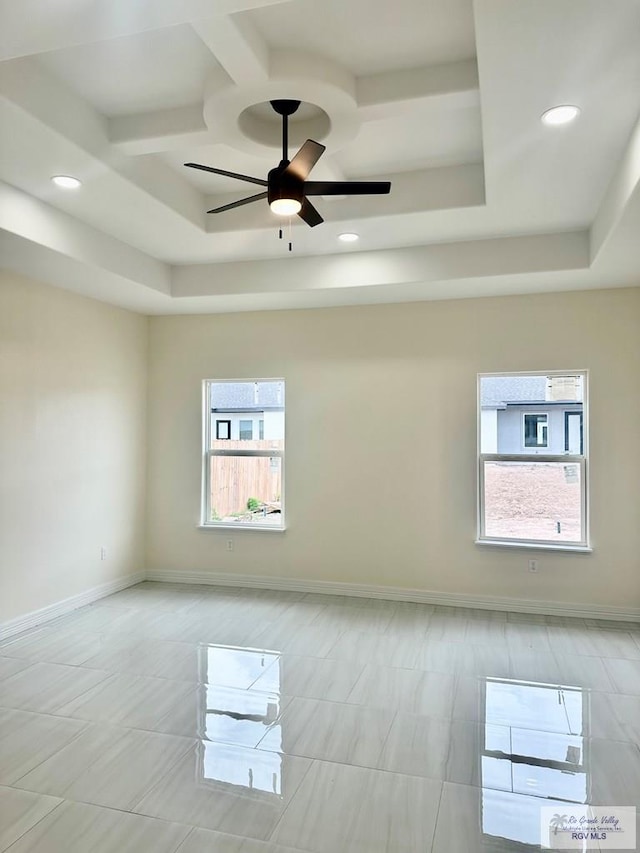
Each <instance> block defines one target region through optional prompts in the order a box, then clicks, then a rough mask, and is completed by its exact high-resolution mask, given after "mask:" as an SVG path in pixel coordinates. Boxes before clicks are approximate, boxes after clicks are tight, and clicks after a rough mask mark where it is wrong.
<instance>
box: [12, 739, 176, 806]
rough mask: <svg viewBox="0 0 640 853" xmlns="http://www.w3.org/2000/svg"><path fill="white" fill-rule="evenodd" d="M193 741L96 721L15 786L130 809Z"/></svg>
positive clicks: (15, 783)
mask: <svg viewBox="0 0 640 853" xmlns="http://www.w3.org/2000/svg"><path fill="white" fill-rule="evenodd" d="M192 748H193V741H191V740H189V739H187V738H181V737H172V736H171V735H165V734H158V733H157V732H143V731H137V730H135V729H120V728H116V727H115V726H107V725H102V724H100V725H91V726H89V727H88V728H87V729H85V731H84V732H83V733H82V734H81V735H80V736H79V737H77V738H76V739H75V740H73V741H72V742H71V743H70V744H68V745H67V746H65V747H63V748H62V749H61V750H59V751H58V752H56V753H55V754H54V755H52V756H51V758H48V759H47V760H46V761H43V762H42V763H41V764H39V765H38V766H37V767H36V768H35V769H33V770H31V771H30V772H29V773H27V774H25V775H24V776H22V777H21V778H20V779H18V780H17V781H16V782H14V783H13V784H14V786H15V787H17V788H22V789H24V790H27V791H36V792H38V793H41V794H51V795H53V796H60V797H65V798H67V799H70V800H75V801H79V802H84V803H94V804H96V805H99V806H110V807H111V808H115V809H130V808H131V807H132V806H133V805H134V804H135V803H136V802H137V801H138V800H140V798H141V797H142V796H143V795H144V794H145V793H146V792H147V791H148V790H149V789H150V788H151V787H152V786H153V785H154V784H155V782H156V781H157V779H158V778H159V777H161V776H162V775H164V774H166V773H168V772H169V771H170V770H171V768H172V767H173V765H174V764H175V763H176V762H177V761H178V760H179V759H180V758H181V757H182V756H184V755H185V754H186V753H187V752H188V751H189V750H190V749H192Z"/></svg>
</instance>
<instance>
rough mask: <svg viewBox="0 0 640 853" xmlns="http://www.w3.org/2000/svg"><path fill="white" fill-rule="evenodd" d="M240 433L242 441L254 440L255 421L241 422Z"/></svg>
mask: <svg viewBox="0 0 640 853" xmlns="http://www.w3.org/2000/svg"><path fill="white" fill-rule="evenodd" d="M238 433H239V434H238V438H239V439H240V441H251V439H252V438H253V421H240V427H239V430H238Z"/></svg>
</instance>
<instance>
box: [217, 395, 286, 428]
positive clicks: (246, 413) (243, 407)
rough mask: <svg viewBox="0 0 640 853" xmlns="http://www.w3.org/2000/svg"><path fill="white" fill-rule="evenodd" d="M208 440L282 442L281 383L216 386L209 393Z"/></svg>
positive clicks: (282, 408) (282, 404) (282, 406)
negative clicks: (209, 424)
mask: <svg viewBox="0 0 640 853" xmlns="http://www.w3.org/2000/svg"><path fill="white" fill-rule="evenodd" d="M211 404H212V405H211V437H212V438H213V439H216V440H218V441H220V440H229V439H231V440H236V441H237V440H242V441H252V440H261V439H265V440H269V439H282V438H284V399H283V387H282V383H281V382H219V383H215V384H214V385H213V386H212V389H211Z"/></svg>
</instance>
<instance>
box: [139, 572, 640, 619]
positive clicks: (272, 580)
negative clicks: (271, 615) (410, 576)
mask: <svg viewBox="0 0 640 853" xmlns="http://www.w3.org/2000/svg"><path fill="white" fill-rule="evenodd" d="M146 578H147V580H150V581H160V582H164V583H188V584H211V585H214V586H237V587H252V588H258V589H279V590H284V591H286V592H316V593H321V594H323V595H351V596H355V597H358V598H384V599H389V600H390V601H416V602H418V603H420V604H440V605H444V606H447V607H474V608H479V609H481V610H509V611H511V612H515V613H537V614H541V615H544V616H574V617H578V618H581V619H611V620H616V621H620V620H622V621H626V622H640V608H632V607H610V606H606V605H602V604H584V603H572V602H558V601H540V600H536V599H528V598H500V597H494V596H489V595H466V594H464V593H454V592H434V591H431V590H423V589H407V588H405V587H395V586H373V585H369V584H352V583H337V582H336V583H334V582H329V581H313V580H302V579H301V578H277V577H262V576H260V575H236V574H233V575H231V574H220V573H215V572H177V571H171V572H168V571H147V574H146Z"/></svg>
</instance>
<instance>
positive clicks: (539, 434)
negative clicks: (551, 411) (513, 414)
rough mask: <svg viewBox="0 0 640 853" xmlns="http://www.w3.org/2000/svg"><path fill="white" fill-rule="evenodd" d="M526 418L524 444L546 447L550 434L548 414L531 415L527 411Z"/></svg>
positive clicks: (524, 417)
mask: <svg viewBox="0 0 640 853" xmlns="http://www.w3.org/2000/svg"><path fill="white" fill-rule="evenodd" d="M523 419H524V446H525V447H546V446H547V439H548V436H549V424H548V422H547V415H530V414H527V413H525V414H524V415H523Z"/></svg>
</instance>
